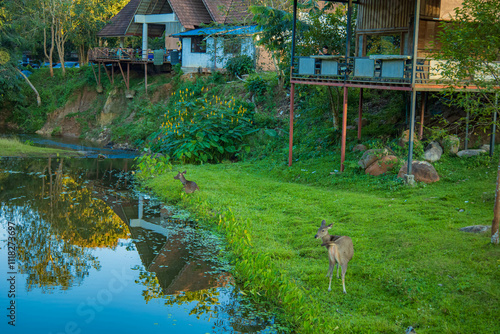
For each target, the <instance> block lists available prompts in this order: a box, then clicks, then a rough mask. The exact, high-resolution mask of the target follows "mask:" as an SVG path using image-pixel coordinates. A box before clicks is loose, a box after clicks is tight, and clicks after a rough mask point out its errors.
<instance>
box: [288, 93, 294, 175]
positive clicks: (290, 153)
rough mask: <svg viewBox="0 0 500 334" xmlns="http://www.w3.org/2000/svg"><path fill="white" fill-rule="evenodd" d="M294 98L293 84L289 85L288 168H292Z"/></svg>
mask: <svg viewBox="0 0 500 334" xmlns="http://www.w3.org/2000/svg"><path fill="white" fill-rule="evenodd" d="M294 97H295V84H293V83H292V84H290V132H289V138H288V139H289V143H288V167H290V166H292V151H293V104H294V101H293V100H294Z"/></svg>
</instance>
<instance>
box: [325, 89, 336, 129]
mask: <svg viewBox="0 0 500 334" xmlns="http://www.w3.org/2000/svg"><path fill="white" fill-rule="evenodd" d="M326 91H327V92H328V97H329V98H330V106H331V108H332V121H333V128H334V129H335V130H338V129H339V113H338V108H337V107H338V103H337V102H336V101H335V99H334V97H333V92H332V87H330V86H328V87H327V88H326ZM337 101H338V99H337Z"/></svg>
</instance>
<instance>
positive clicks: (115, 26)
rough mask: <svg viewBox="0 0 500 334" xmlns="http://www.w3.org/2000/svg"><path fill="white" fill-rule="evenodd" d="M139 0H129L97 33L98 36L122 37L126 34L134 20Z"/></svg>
mask: <svg viewBox="0 0 500 334" xmlns="http://www.w3.org/2000/svg"><path fill="white" fill-rule="evenodd" d="M140 2H141V0H130V2H129V3H128V4H126V5H125V7H123V9H122V10H121V11H120V12H118V14H116V15H115V16H113V18H112V19H111V22H110V23H109V24H108V25H106V26H105V27H104V28H102V29H101V31H99V32H98V33H97V36H99V37H122V36H125V35H126V34H127V29H128V27H129V25H130V23H131V22H133V20H134V15H135V12H136V11H137V7H138V6H139V4H140Z"/></svg>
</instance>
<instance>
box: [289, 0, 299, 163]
mask: <svg viewBox="0 0 500 334" xmlns="http://www.w3.org/2000/svg"><path fill="white" fill-rule="evenodd" d="M296 26H297V0H293V26H292V50H291V57H290V58H291V59H290V79H291V78H292V74H293V67H294V65H293V64H294V58H295V30H296ZM294 97H295V84H294V83H292V84H290V132H289V134H288V136H289V138H288V166H289V167H290V166H292V155H293V152H292V151H293V111H294V110H293V105H294Z"/></svg>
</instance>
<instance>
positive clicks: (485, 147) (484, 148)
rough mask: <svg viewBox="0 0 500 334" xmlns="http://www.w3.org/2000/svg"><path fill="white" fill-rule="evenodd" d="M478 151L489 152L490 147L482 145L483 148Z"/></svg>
mask: <svg viewBox="0 0 500 334" xmlns="http://www.w3.org/2000/svg"><path fill="white" fill-rule="evenodd" d="M479 149H480V150H484V151H486V152H489V151H490V145H487V144H484V145H483V146H481V147H480V148H479Z"/></svg>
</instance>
